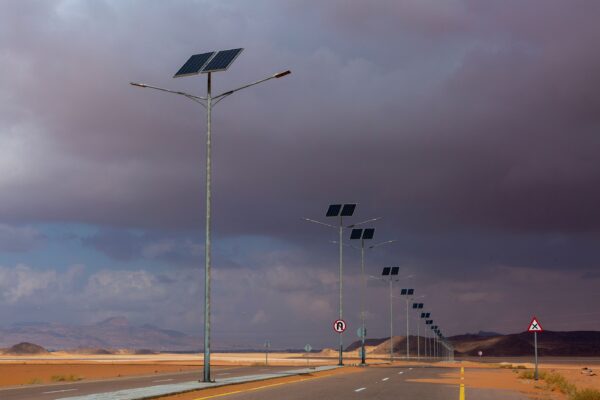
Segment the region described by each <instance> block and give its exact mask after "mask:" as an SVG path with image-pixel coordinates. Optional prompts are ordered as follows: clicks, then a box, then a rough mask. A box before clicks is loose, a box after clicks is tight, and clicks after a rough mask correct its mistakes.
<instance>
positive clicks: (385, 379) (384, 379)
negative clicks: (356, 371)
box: [382, 378, 390, 382]
mask: <svg viewBox="0 0 600 400" xmlns="http://www.w3.org/2000/svg"><path fill="white" fill-rule="evenodd" d="M388 379H390V378H383V379H382V381H383V382H385V381H387V380H388Z"/></svg>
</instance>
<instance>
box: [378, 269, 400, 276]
mask: <svg viewBox="0 0 600 400" xmlns="http://www.w3.org/2000/svg"><path fill="white" fill-rule="evenodd" d="M398 271H400V267H385V268H383V272H382V273H381V275H383V276H393V275H398Z"/></svg>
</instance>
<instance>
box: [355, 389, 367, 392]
mask: <svg viewBox="0 0 600 400" xmlns="http://www.w3.org/2000/svg"><path fill="white" fill-rule="evenodd" d="M365 389H366V388H358V389H356V390H355V392H357V393H358V392H362V391H363V390H365Z"/></svg>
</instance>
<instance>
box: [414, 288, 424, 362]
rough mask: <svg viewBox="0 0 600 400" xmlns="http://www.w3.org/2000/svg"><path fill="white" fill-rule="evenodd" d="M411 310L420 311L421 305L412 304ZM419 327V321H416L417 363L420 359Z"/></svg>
mask: <svg viewBox="0 0 600 400" xmlns="http://www.w3.org/2000/svg"><path fill="white" fill-rule="evenodd" d="M422 297H423V296H422ZM413 309H415V310H422V309H423V303H413ZM417 318H418V314H417ZM419 326H420V324H419V320H417V361H418V360H419V359H420V358H421V349H420V347H419V346H420V343H421V340H420V339H419V336H420V333H419Z"/></svg>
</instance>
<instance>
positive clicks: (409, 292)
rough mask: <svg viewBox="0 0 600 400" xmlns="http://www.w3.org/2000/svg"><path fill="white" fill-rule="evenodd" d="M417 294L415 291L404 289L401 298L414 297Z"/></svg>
mask: <svg viewBox="0 0 600 400" xmlns="http://www.w3.org/2000/svg"><path fill="white" fill-rule="evenodd" d="M413 294H415V289H402V290H400V296H412V295H413Z"/></svg>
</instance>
